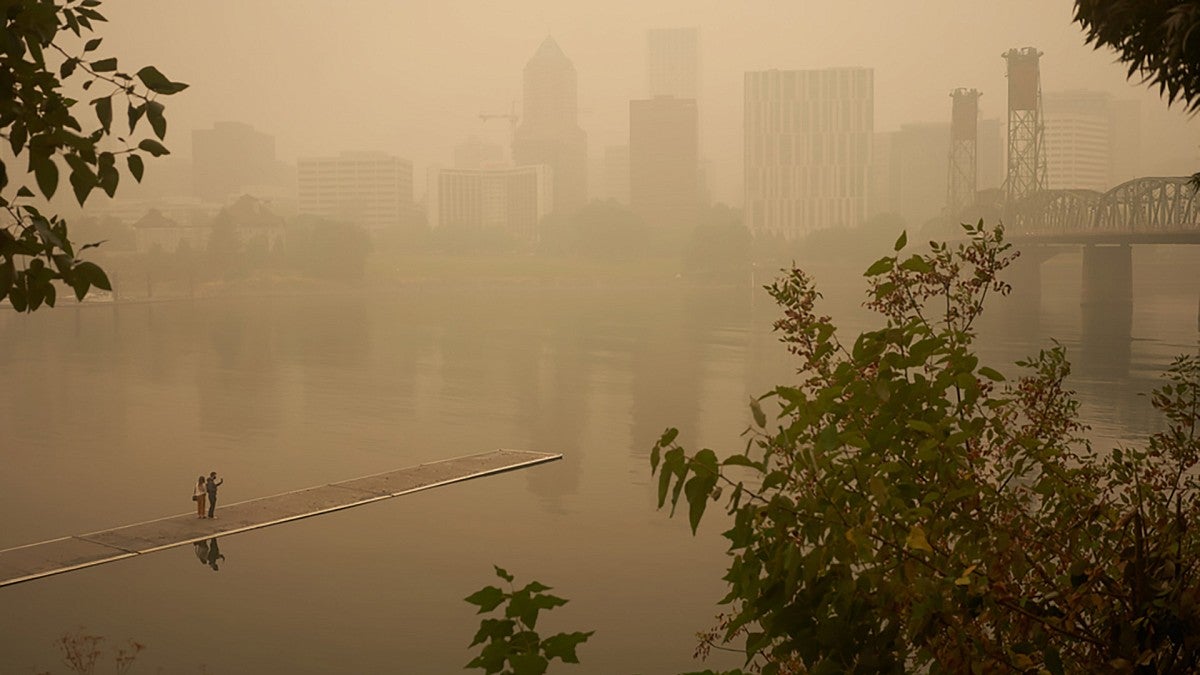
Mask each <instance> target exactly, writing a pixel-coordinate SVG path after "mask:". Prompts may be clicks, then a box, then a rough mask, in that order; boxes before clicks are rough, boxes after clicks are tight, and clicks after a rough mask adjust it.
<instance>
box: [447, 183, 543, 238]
mask: <svg viewBox="0 0 1200 675" xmlns="http://www.w3.org/2000/svg"><path fill="white" fill-rule="evenodd" d="M553 197H554V191H553V183H552V177H551V170H550V167H547V166H544V165H534V166H517V167H510V168H496V169H430V170H429V204H428V208H429V224H430V226H431V227H434V228H441V227H445V228H456V229H462V230H469V231H485V230H489V231H500V232H504V233H505V234H508V235H511V236H513V237H517V238H520V239H533V238H535V237H536V236H537V225H538V222H539V221H541V219H542V217H544V216H545V215H546V214H547V213H549V212H550V207H551V204H552V203H553Z"/></svg>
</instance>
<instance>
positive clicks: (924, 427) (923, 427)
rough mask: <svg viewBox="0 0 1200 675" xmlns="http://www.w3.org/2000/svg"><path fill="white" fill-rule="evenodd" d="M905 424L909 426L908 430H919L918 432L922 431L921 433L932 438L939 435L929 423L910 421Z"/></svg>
mask: <svg viewBox="0 0 1200 675" xmlns="http://www.w3.org/2000/svg"><path fill="white" fill-rule="evenodd" d="M905 424H906V426H908V428H909V429H915V430H917V431H920V432H922V433H925V434H929V435H930V436H932V435H934V434H935V433H937V432H936V431H935V430H934V428H933V425H932V424H930V423H928V422H924V421H922V420H909V421H908V422H906V423H905Z"/></svg>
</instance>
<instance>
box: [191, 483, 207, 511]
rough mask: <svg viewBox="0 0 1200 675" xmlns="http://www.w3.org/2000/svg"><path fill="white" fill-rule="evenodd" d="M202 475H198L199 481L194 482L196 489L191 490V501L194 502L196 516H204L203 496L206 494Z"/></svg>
mask: <svg viewBox="0 0 1200 675" xmlns="http://www.w3.org/2000/svg"><path fill="white" fill-rule="evenodd" d="M204 488H205V481H204V476H200V480H199V482H197V483H196V489H195V490H192V501H194V502H196V517H197V518H203V517H204V498H205V497H206V496H207V493H206V491H205V489H204Z"/></svg>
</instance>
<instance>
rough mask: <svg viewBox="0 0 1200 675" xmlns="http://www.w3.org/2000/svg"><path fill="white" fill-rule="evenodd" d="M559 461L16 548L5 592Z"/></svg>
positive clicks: (495, 465)
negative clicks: (137, 557) (36, 581)
mask: <svg viewBox="0 0 1200 675" xmlns="http://www.w3.org/2000/svg"><path fill="white" fill-rule="evenodd" d="M557 459H562V455H557V454H549V453H544V452H531V451H527V450H493V451H491V452H483V453H479V454H477V455H468V456H466V457H456V458H454V459H446V460H441V461H437V462H428V463H425V464H419V465H417V466H410V467H407V468H404V469H397V470H395V471H388V472H385V473H379V474H375V475H372V476H365V477H363V478H355V479H352V480H346V481H342V482H340V483H329V484H327V485H318V486H316V487H310V488H305V489H303V490H295V491H293V492H285V493H283V494H278V495H273V496H270V497H261V498H259V499H251V500H249V501H244V502H237V503H234V504H229V505H224V504H218V506H217V518H215V519H212V520H210V519H207V518H203V519H201V518H197V517H196V512H195V511H194V510H193V511H189V512H188V513H185V514H180V515H176V516H167V517H166V518H159V519H157V520H150V521H146V522H144V523H136V524H134V525H124V526H122V527H116V528H113V529H111V530H101V531H99V532H91V533H88V534H80V535H76V536H73V537H62V538H60V539H51V540H50V541H43V542H40V543H37V544H27V545H25V546H17V547H15V548H9V549H4V550H2V551H0V586H7V585H10V584H16V583H20V582H22V581H30V580H32V579H38V578H41V577H46V576H50V575H52V574H59V573H62V572H70V571H72V570H78V569H83V568H85V567H92V566H94V565H100V564H103V563H107V562H113V561H115V560H121V559H123V558H131V557H133V556H135V555H144V554H146V553H153V552H155V551H161V550H162V549H165V548H171V547H173V546H182V545H183V544H190V543H192V542H195V541H200V540H203V539H210V538H212V537H220V536H224V535H227V534H234V533H235V532H245V531H246V530H253V529H257V528H260V527H268V526H270V525H277V524H279V523H286V522H288V521H291V520H299V519H300V518H308V517H309V516H316V515H320V514H322V513H329V512H330V511H338V510H340V509H347V508H350V507H352V506H361V505H362V504H370V503H371V502H377V501H380V500H382V499H391V498H392V497H399V496H401V495H406V494H410V493H413V492H419V491H421V490H428V489H430V488H435V487H439V486H442V485H449V484H450V483H458V482H460V481H464V480H470V479H472V478H479V477H480V476H489V475H491V474H496V473H501V472H504V471H511V470H513V469H521V468H525V467H528V466H533V465H535V464H541V463H543V462H551V461H554V460H557Z"/></svg>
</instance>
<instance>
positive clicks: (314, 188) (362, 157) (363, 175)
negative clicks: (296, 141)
mask: <svg viewBox="0 0 1200 675" xmlns="http://www.w3.org/2000/svg"><path fill="white" fill-rule="evenodd" d="M412 172H413V168H412V162H410V161H409V160H407V159H401V158H399V157H394V156H392V155H388V154H385V153H382V152H346V153H342V154H340V155H338V156H336V157H310V158H305V159H301V160H300V161H299V168H298V183H299V211H300V213H306V214H310V215H316V216H322V217H325V218H329V219H331V220H336V221H339V222H345V223H349V224H351V225H359V226H362V227H363V228H366V229H367V230H368V231H371V232H376V231H379V230H383V229H387V228H392V227H397V226H399V225H401V224H403V223H404V222H405V219H406V218H407V217H408V216H409V214H411V212H412V209H413V173H412Z"/></svg>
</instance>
